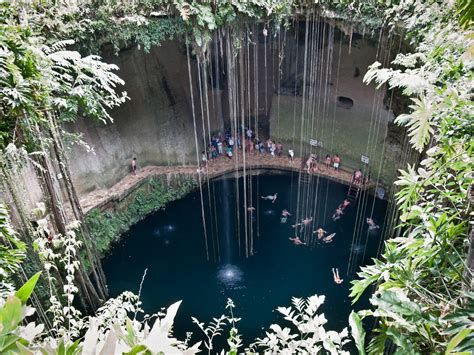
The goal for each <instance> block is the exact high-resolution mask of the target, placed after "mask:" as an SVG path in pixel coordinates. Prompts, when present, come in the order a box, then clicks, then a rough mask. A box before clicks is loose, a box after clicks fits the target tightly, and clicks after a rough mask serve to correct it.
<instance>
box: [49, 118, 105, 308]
mask: <svg viewBox="0 0 474 355" xmlns="http://www.w3.org/2000/svg"><path fill="white" fill-rule="evenodd" d="M48 116H49V133H50V136H51V138H52V141H53V149H54V153H55V157H56V159H57V161H58V166H59V169H60V171H61V174H62V175H63V182H64V186H65V188H66V192H67V194H68V198H69V201H70V204H71V208H72V212H73V214H74V217H75V218H76V219H77V220H78V221H79V222H80V229H81V236H82V239H83V243H84V247H85V250H86V254H87V257H88V259H89V262H90V263H91V269H92V274H93V276H94V280H95V282H96V285H97V291H98V294H99V296H100V297H101V298H102V299H103V300H105V299H106V298H107V296H108V295H107V294H108V292H107V286H106V285H107V283H106V278H105V274H104V271H103V269H102V264H101V262H100V257H99V255H98V252H97V249H96V247H95V243H94V241H93V239H92V238H91V236H90V233H89V230H88V228H87V226H86V224H85V219H84V214H83V212H82V208H81V205H80V202H79V198H78V196H77V192H76V189H75V187H74V185H73V183H72V177H71V172H70V169H69V164H68V161H67V158H66V155H65V154H64V147H63V144H62V141H61V136H60V134H59V133H58V132H57V123H56V120H55V118H54V116H53V114H49V115H48Z"/></svg>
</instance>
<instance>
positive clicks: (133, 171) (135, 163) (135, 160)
mask: <svg viewBox="0 0 474 355" xmlns="http://www.w3.org/2000/svg"><path fill="white" fill-rule="evenodd" d="M132 173H133V175H137V158H133V159H132Z"/></svg>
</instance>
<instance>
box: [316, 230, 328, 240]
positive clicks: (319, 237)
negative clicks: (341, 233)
mask: <svg viewBox="0 0 474 355" xmlns="http://www.w3.org/2000/svg"><path fill="white" fill-rule="evenodd" d="M313 234H317V235H318V239H323V238H324V236H325V235H326V234H327V232H326V231H325V230H324V229H322V228H318V229H316V230H315V231H314V232H313Z"/></svg>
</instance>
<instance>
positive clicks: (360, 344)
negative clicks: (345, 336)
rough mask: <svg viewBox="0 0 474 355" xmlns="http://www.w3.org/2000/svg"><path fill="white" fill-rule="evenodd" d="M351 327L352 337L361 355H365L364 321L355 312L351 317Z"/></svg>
mask: <svg viewBox="0 0 474 355" xmlns="http://www.w3.org/2000/svg"><path fill="white" fill-rule="evenodd" d="M349 325H350V326H351V335H352V337H353V338H354V340H355V343H356V346H357V349H358V350H359V355H365V331H364V327H363V326H362V320H361V319H360V317H359V315H358V314H357V313H356V312H354V311H352V312H351V314H350V315H349Z"/></svg>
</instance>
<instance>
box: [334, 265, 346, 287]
mask: <svg viewBox="0 0 474 355" xmlns="http://www.w3.org/2000/svg"><path fill="white" fill-rule="evenodd" d="M332 276H333V278H334V282H335V283H337V284H338V285H340V284H342V281H344V280H343V279H341V278H340V277H339V270H338V269H337V268H336V271H335V272H334V268H332Z"/></svg>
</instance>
